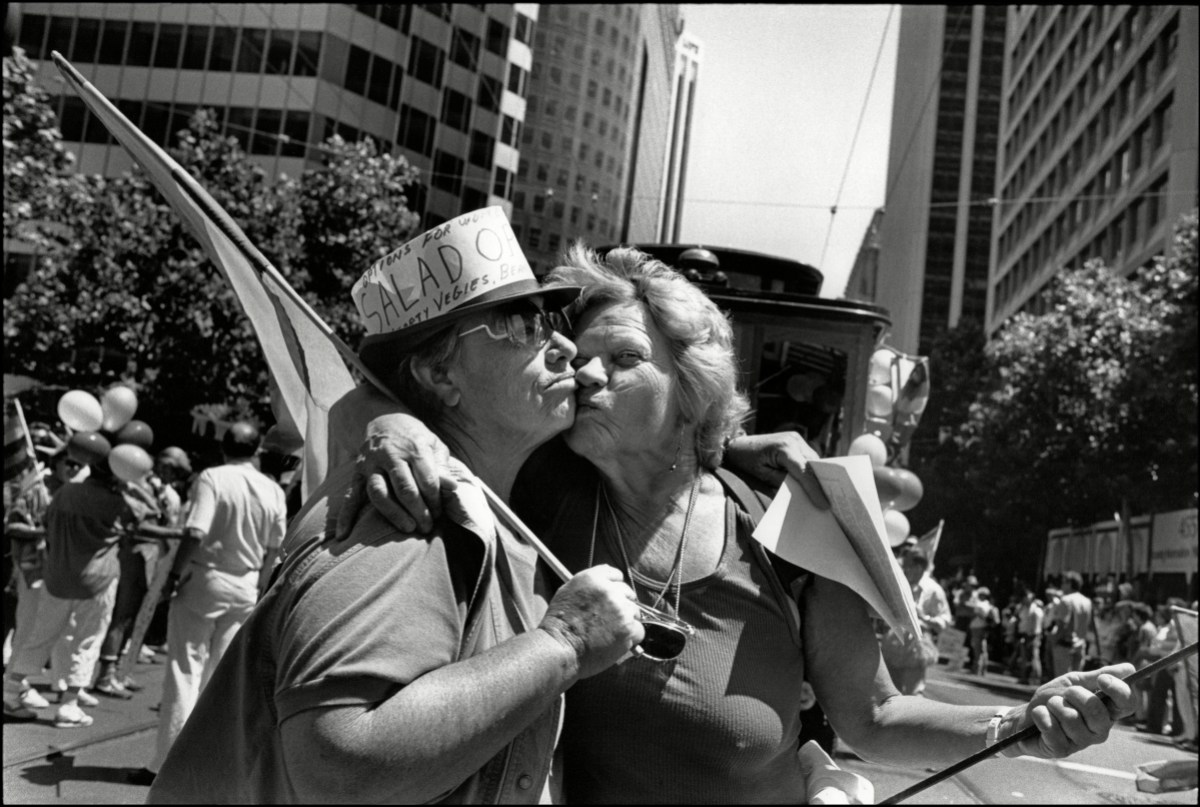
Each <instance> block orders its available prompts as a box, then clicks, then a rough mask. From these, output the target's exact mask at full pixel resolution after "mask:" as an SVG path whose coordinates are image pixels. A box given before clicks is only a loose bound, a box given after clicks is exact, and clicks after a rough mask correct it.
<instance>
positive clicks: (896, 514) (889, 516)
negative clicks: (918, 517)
mask: <svg viewBox="0 0 1200 807" xmlns="http://www.w3.org/2000/svg"><path fill="white" fill-rule="evenodd" d="M883 524H884V526H885V527H887V535H888V543H890V544H891V545H892V546H900V544H902V543H904V541H905V539H906V538H908V536H909V532H910V529H909V524H908V516H906V515H904V514H903V513H901V512H900V511H899V510H886V511H884V514H883Z"/></svg>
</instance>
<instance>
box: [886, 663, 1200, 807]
mask: <svg viewBox="0 0 1200 807" xmlns="http://www.w3.org/2000/svg"><path fill="white" fill-rule="evenodd" d="M1198 649H1200V642H1192V643H1191V644H1190V645H1188V646H1187V647H1181V648H1180V649H1178V650H1176V651H1175V652H1174V653H1171V654H1170V655H1168V656H1164V657H1162V658H1160V659H1159V660H1158V661H1156V662H1154V663H1153V664H1149V665H1147V666H1145V667H1143V668H1142V669H1140V670H1138V671H1137V672H1135V673H1133V674H1132V675H1127V676H1125V677H1124V678H1122V679H1121V680H1122V681H1124V682H1125V683H1127V684H1129V685H1130V686H1131V687H1132V686H1133V685H1134V684H1136V683H1138V682H1139V681H1143V680H1145V679H1147V678H1149V677H1150V676H1151V675H1154V673H1156V672H1158V671H1159V670H1164V669H1166V668H1167V667H1170V666H1171V665H1173V664H1178V663H1179V662H1181V661H1183V660H1184V659H1185V658H1187V657H1188V656H1191V655H1194V654H1195V653H1196V652H1197V650H1198ZM1099 698H1100V700H1101V701H1103V703H1104V705H1105V706H1107V707H1109V708H1110V709H1111V708H1112V705H1113V703H1112V700H1111V699H1110V698H1109V697H1108V695H1106V694H1105V693H1103V692H1101V693H1100V695H1099ZM1037 735H1038V727H1037V726H1032V725H1030V726H1026V727H1025V728H1023V729H1021V730H1020V731H1018V732H1016V733H1015V734H1012V735H1011V736H1008V737H1005V738H1004V739H1003V740H1000V741H999V742H997V743H995V744H993V745H990V746H988V747H987V748H985V749H983V750H982V751H979V752H977V753H974V754H972V755H971V756H969V757H967V758H966V759H964V760H962V761H960V762H956V763H954V764H953V765H951V766H950V767H949V768H946V769H945V770H942V771H938V772H937V773H935V774H934V775H933V776H930V777H928V778H927V779H922V780H921V781H920V782H917V783H916V784H915V785H913V786H912V787H910V788H907V789H905V790H901V791H900V792H899V793H897V794H896V795H894V796H890V797H889V798H886V799H884V800H883V801H881V802H879V803H880V804H899V803H900V802H902V801H904V800H905V799H908V798H911V797H912V796H915V795H916V794H918V793H920V792H921V791H923V790H926V789H928V788H931V787H933V786H934V785H936V784H938V783H939V782H941V781H943V780H945V779H949V778H950V777H951V776H954V775H955V774H957V773H962V772H963V771H965V770H966V769H967V768H970V767H971V766H972V765H974V764H975V763H977V762H982V761H983V760H985V759H987V758H988V757H991V756H995V755H996V754H998V753H1000V752H1001V751H1003V750H1004V749H1006V748H1010V747H1012V746H1014V745H1016V744H1017V743H1020V742H1024V741H1025V740H1032V739H1033V738H1034V737H1037Z"/></svg>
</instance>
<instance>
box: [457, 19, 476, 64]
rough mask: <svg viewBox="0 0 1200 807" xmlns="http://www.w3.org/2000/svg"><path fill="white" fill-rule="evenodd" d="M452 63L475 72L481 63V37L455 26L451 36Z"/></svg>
mask: <svg viewBox="0 0 1200 807" xmlns="http://www.w3.org/2000/svg"><path fill="white" fill-rule="evenodd" d="M450 61H452V62H454V63H455V64H457V65H459V66H461V67H465V68H467V69H468V70H472V71H473V70H474V69H475V66H476V65H477V64H478V63H479V37H477V36H475V34H472V33H470V32H468V31H464V30H463V29H462V28H459V27H458V26H457V25H456V26H454V32H453V33H452V34H451V36H450Z"/></svg>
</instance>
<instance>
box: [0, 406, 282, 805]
mask: <svg viewBox="0 0 1200 807" xmlns="http://www.w3.org/2000/svg"><path fill="white" fill-rule="evenodd" d="M28 431H29V436H30V440H31V443H33V444H34V446H35V451H36V452H38V453H39V454H41V455H43V456H44V457H45V463H44V467H42V466H41V464H39V468H41V470H40V472H39V471H38V470H35V471H34V472H33V474H31V478H27V479H25V480H24V482H23V484H22V492H20V493H19V495H17V496H15V497H14V500H13V501H12V502H10V504H9V507H8V508H7V511H6V513H5V535H6V537H7V538H8V539H9V541H10V557H11V559H12V561H13V569H12V574H11V578H10V585H9V590H10V594H11V595H13V596H15V599H16V603H15V607H14V608H13V609H12V610H13V613H14V616H15V624H14V625H13V626H12V630H11V633H9V634H8V635H7V636H6V645H5V646H6V656H5V675H4V716H5V720H6V721H28V720H36V719H38V717H39V711H40V710H44V709H48V708H50V707H51V706H52V705H53V704H52V703H51V701H50V700H49V699H48V698H47V695H49V696H50V697H53V698H55V700H56V701H57V708H56V709H55V711H54V715H53V724H54V726H56V727H58V728H64V729H70V728H82V727H86V726H90V725H92V723H93V722H94V718H93V716H92V715H91V714H89V713H88V712H87V711H86V709H87V708H90V707H94V706H97V705H98V704H99V701H98V699H97V695H100V696H104V697H108V698H117V699H128V698H131V697H132V693H133V692H135V691H137V690H139V689H141V685H140V684H139V682H138V681H136V680H135V679H134V678H133V676H132V675H129V674H122V673H121V672H120V670H121V664H120V661H121V659H122V656H123V655H126V654H141V653H143V652H144V651H148V648H144V647H142V646H141V644H140V642H139V643H138V644H137V645H136V646H135V645H133V644H132V643H131V639H132V638H133V637H132V636H131V633H132V628H133V625H134V621H135V618H136V617H137V615H138V613H139V610H141V609H142V608H143V604H144V603H146V602H147V598H146V595H147V592H148V591H149V590H150V586H151V584H152V581H153V579H154V577H155V575H156V573H157V572H159V571H160V569H159V566H160V563H162V564H170V573H169V574H168V575H167V577H166V585H165V589H164V590H163V591H161V592H160V594H159V599H160V601H161V602H163V603H164V604H168V605H167V608H166V613H167V616H166V622H167V629H166V637H165V638H166V642H165V651H166V654H167V673H166V676H165V679H164V688H163V700H162V703H161V705H160V709H159V715H160V722H161V726H160V730H159V735H160V739H159V748H160V749H161V752H160V755H159V756H160V757H161V756H165V754H166V748H168V747H169V745H170V743H171V741H172V740H173V738H174V736H175V734H177V733H178V729H179V727H180V726H181V725H182V724H183V723H184V722H185V721H186V719H187V716H188V713H189V712H190V709H191V706H192V704H194V702H195V700H196V697H197V695H198V692H199V690H200V689H201V688H202V687H203V684H204V682H205V680H206V676H207V675H208V674H211V672H212V670H213V669H214V668H215V666H216V663H217V662H218V661H219V660H220V657H221V655H222V652H223V650H224V647H225V646H226V645H227V644H228V642H229V639H230V638H231V637H232V635H233V634H234V633H236V631H237V629H238V627H239V626H240V624H241V622H243V621H244V620H245V618H246V615H247V614H248V613H249V611H250V609H251V608H252V607H253V606H254V603H255V602H256V601H257V599H258V594H259V591H258V587H259V586H258V583H259V574H258V570H259V569H261V568H262V567H263V566H264V565H267V566H268V567H269V566H270V565H271V563H272V559H273V553H274V551H275V550H276V549H277V548H278V546H279V544H280V542H281V541H282V539H283V533H284V528H285V523H286V507H285V504H284V494H283V491H282V489H281V488H280V487H279V485H278V484H277V483H276V482H275V481H273V480H272V479H271V478H269V477H268V476H266V475H265V474H263V473H262V472H260V471H259V470H258V469H257V467H256V462H257V460H256V457H257V455H258V452H259V448H260V444H261V439H260V436H259V433H258V429H257V428H256V427H255V426H253V425H252V424H249V423H235V424H233V425H232V426H231V427H230V428H229V429H228V431H227V432H226V433H225V435H224V437H223V439H222V451H223V454H224V460H225V462H224V464H221V465H218V466H216V467H212V468H207V469H204V470H202V471H201V472H200V473H199V474H193V470H192V462H191V458H190V457H189V455H188V454H187V452H185V451H184V450H183V449H181V448H179V447H177V446H170V447H167V448H164V449H162V450H161V451H159V452H158V453H157V455H156V457H155V462H154V467H153V470H152V471H151V472H150V473H149V474H147V475H146V476H144V477H142V478H140V479H135V480H133V481H125V480H122V479H120V478H118V477H117V476H116V475H115V474H114V473H113V469H112V468H111V467H110V464H109V462H108V456H107V454H106V453H105V452H104V451H103V450H102V449H97V448H96V445H97V443H95V442H94V441H93V443H92V444H91V445H89V446H84V445H82V443H81V441H73V440H70V439H69V438H67V437H65V435H64V436H60V435H58V434H57V433H56V432H55V431H54V430H53V429H52V428H51V427H50V426H49V425H47V424H45V423H34V424H32V425H30V426H29V427H28ZM170 539H177V540H178V541H179V542H180V543H179V544H178V545H174V544H172V543H170V542H169V541H170ZM162 571H165V569H163V570H162ZM264 581H265V577H264ZM153 606H154V602H153V600H151V601H150V602H149V606H147V607H148V608H149V607H153ZM6 610H7V609H6ZM147 613H149V611H147ZM6 627H7V626H6ZM144 635H145V634H143V636H144ZM153 655H154V654H153V653H152V652H149V657H151V658H152V657H153ZM140 657H142V658H146V656H144V655H141V656H140ZM125 666H126V667H128V666H129V665H125ZM42 675H46V676H47V677H48V679H49V680H50V682H51V686H50V688H49V689H50V691H49V692H47V693H45V694H43V692H42V691H40V690H39V689H37V688H36V687H35V686H33V685H32V683H31V682H30V678H31V677H40V676H42ZM156 765H157V761H153V760H149V761H148V765H147V768H146V769H144V770H143V771H139V772H137V773H136V774H135V775H134V776H133V777H132V778H133V779H134V781H140V782H143V783H146V784H148V783H149V781H150V780H152V779H153V774H152V771H153V770H155V766H156Z"/></svg>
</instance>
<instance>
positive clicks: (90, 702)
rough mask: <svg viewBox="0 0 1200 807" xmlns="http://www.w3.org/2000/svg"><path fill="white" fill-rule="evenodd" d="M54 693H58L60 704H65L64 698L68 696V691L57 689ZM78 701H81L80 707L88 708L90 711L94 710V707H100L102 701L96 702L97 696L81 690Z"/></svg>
mask: <svg viewBox="0 0 1200 807" xmlns="http://www.w3.org/2000/svg"><path fill="white" fill-rule="evenodd" d="M54 691H55V692H57V693H58V702H59V703H62V702H63V698H64V697H65V696H66V694H67V690H66V689H58V688H55V690H54ZM78 700H79V705H80V706H86V707H88V708H89V709H91V708H92V707H94V706H99V705H100V701H98V700H96V696H95V695H93V694H92V693H90V692H88V691H87V690H86V689H81V690H79V698H78Z"/></svg>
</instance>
